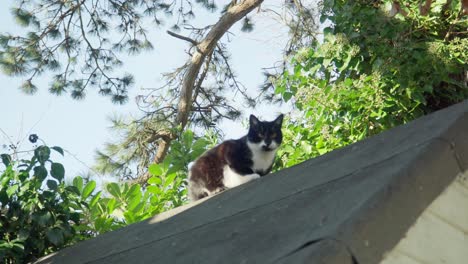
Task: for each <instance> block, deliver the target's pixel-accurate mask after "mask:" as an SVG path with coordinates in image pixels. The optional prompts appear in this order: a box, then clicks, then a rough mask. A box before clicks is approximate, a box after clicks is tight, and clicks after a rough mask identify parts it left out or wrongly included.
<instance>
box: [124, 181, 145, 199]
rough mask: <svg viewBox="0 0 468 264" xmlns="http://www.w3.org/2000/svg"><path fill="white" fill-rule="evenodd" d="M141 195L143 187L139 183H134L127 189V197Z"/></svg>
mask: <svg viewBox="0 0 468 264" xmlns="http://www.w3.org/2000/svg"><path fill="white" fill-rule="evenodd" d="M139 195H141V187H140V185H139V184H133V185H132V186H131V187H130V190H128V191H127V193H126V195H125V196H126V197H127V198H130V197H135V196H139Z"/></svg>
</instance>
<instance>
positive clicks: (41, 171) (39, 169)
mask: <svg viewBox="0 0 468 264" xmlns="http://www.w3.org/2000/svg"><path fill="white" fill-rule="evenodd" d="M34 177H36V178H37V179H38V180H39V181H40V182H42V181H43V180H44V179H45V178H46V177H47V169H46V168H45V167H44V166H36V167H34Z"/></svg>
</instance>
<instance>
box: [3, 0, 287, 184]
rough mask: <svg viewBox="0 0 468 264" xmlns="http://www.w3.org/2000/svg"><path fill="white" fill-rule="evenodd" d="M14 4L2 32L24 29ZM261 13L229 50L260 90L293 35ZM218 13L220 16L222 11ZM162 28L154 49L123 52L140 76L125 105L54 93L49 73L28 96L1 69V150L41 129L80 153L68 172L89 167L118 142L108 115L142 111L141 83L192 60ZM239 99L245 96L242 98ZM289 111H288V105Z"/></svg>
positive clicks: (268, 112) (67, 161) (49, 139)
mask: <svg viewBox="0 0 468 264" xmlns="http://www.w3.org/2000/svg"><path fill="white" fill-rule="evenodd" d="M283 2H284V1H282V0H275V1H268V4H266V3H265V4H264V5H263V8H275V6H280V5H281V4H282V3H283ZM10 3H11V2H10ZM10 7H11V6H8V5H7V4H3V5H2V7H0V21H1V23H0V32H2V33H3V32H19V31H20V30H23V29H21V28H19V27H18V26H16V25H15V23H14V22H13V19H12V16H11V15H10V12H9V10H10ZM254 12H255V13H254V14H253V16H252V18H253V19H254V21H255V30H254V31H253V32H251V33H243V32H240V30H239V26H236V27H235V28H234V29H233V30H232V32H233V33H234V34H235V36H233V37H232V38H231V39H232V42H231V43H230V44H229V50H230V51H231V54H232V66H233V68H234V70H235V72H236V73H237V75H238V76H239V80H240V81H241V82H242V83H243V84H244V85H245V86H246V87H248V88H249V91H250V93H252V94H255V93H257V91H258V86H259V85H260V84H261V83H262V81H263V76H262V74H261V72H262V71H261V68H262V67H270V66H272V65H273V63H274V62H276V61H279V60H281V59H282V54H281V51H282V48H283V47H284V45H285V41H286V40H287V31H286V28H285V27H284V26H282V24H281V23H279V22H277V21H276V20H275V19H273V18H272V16H271V15H267V14H264V13H256V11H254ZM216 16H217V15H216ZM216 16H211V17H210V16H199V17H197V18H196V20H195V23H196V24H197V25H208V24H212V23H214V22H215V20H216ZM164 30H165V28H162V30H156V29H155V30H154V32H151V33H150V34H149V38H150V40H151V41H152V42H153V45H154V47H155V49H154V50H152V51H149V52H144V53H142V54H140V55H138V56H134V57H128V56H125V57H123V62H124V65H123V70H124V71H125V72H129V73H131V74H133V75H134V76H135V85H134V86H133V88H132V90H131V91H130V100H129V102H128V103H127V104H125V105H115V104H113V103H111V102H110V99H109V98H107V97H103V96H100V95H98V94H97V93H96V92H95V91H91V90H89V91H88V92H87V96H86V98H85V99H84V100H82V101H76V100H73V99H71V98H70V97H69V96H68V95H64V96H60V97H57V96H54V95H52V94H49V92H48V91H47V84H48V83H49V82H50V80H51V75H50V74H45V75H44V76H42V77H41V78H40V79H39V80H38V81H37V82H36V84H37V86H38V88H39V91H38V93H36V94H35V95H32V96H30V95H26V94H24V93H22V92H21V91H20V90H19V89H18V87H19V85H20V83H21V80H22V79H21V78H11V77H7V76H5V75H4V74H3V73H0V83H1V84H2V87H1V88H0V100H1V109H2V110H1V111H0V128H1V130H3V131H4V132H5V133H6V134H7V136H8V138H7V136H6V135H4V134H3V133H2V132H1V131H0V153H3V152H6V149H5V148H4V147H2V146H3V145H9V144H10V143H9V140H11V141H12V142H14V143H17V142H21V144H20V149H21V150H29V149H31V148H32V146H33V145H32V144H31V143H29V141H28V140H27V137H28V135H29V134H30V133H35V134H38V135H39V137H40V138H42V139H43V140H44V141H45V142H46V143H47V144H48V145H51V146H53V145H57V146H61V147H63V148H64V149H66V150H67V151H69V152H70V153H72V154H73V155H74V156H76V158H74V157H71V155H70V154H68V153H67V154H66V157H65V158H63V159H61V158H59V157H58V156H56V157H55V160H57V161H60V162H62V163H63V164H64V165H65V168H66V170H67V172H66V174H67V177H73V176H76V175H77V174H79V173H80V172H85V171H87V166H91V165H92V164H93V157H94V153H95V150H96V149H98V148H101V147H102V146H103V144H104V142H106V141H112V140H113V138H112V137H113V135H112V134H111V133H110V131H109V130H108V127H109V126H110V122H109V121H108V116H110V115H113V114H121V115H127V114H134V115H139V112H138V110H137V107H136V104H135V100H134V97H135V96H136V95H138V94H146V92H145V91H141V88H148V87H159V86H161V85H162V84H163V82H162V81H161V74H162V73H164V72H169V71H171V70H172V69H174V68H176V67H179V66H181V65H182V64H183V63H184V62H185V61H186V60H187V58H188V57H187V56H188V55H187V54H186V53H185V49H186V48H187V44H186V43H184V42H183V41H181V40H178V39H174V38H172V37H170V36H168V35H167V34H165V33H164ZM236 101H239V102H240V101H241V100H240V97H239V98H238V99H237V100H236ZM279 112H280V110H279V109H277V108H276V107H275V108H272V107H271V106H268V105H262V106H261V107H258V109H256V110H251V109H246V108H244V119H245V118H246V117H248V114H250V113H254V114H257V115H258V116H260V117H261V118H264V119H273V118H274V117H275V116H276V115H277V114H278V113H279ZM283 112H284V110H283ZM222 129H223V131H224V132H225V134H226V137H227V138H237V137H240V136H242V135H243V134H244V133H245V129H244V128H243V127H240V126H239V125H238V124H236V123H233V122H225V123H223V124H222Z"/></svg>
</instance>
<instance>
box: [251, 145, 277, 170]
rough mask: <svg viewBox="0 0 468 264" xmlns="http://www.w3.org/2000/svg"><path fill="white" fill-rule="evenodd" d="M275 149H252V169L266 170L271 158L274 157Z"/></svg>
mask: <svg viewBox="0 0 468 264" xmlns="http://www.w3.org/2000/svg"><path fill="white" fill-rule="evenodd" d="M275 155H276V151H268V152H265V151H261V150H260V151H259V150H254V151H252V162H253V165H252V170H253V171H260V172H266V171H267V170H268V168H270V166H271V165H272V164H273V160H274V159H275Z"/></svg>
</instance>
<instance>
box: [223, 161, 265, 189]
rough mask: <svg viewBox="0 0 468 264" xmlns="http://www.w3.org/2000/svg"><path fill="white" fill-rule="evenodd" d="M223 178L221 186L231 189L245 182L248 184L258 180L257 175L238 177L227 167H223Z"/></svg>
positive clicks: (258, 176) (238, 175)
mask: <svg viewBox="0 0 468 264" xmlns="http://www.w3.org/2000/svg"><path fill="white" fill-rule="evenodd" d="M223 176H224V177H223V184H224V186H226V187H228V188H233V187H236V186H239V185H241V184H244V183H246V182H249V181H251V180H253V179H257V178H260V175H258V174H257V173H254V174H248V175H240V174H238V173H237V172H235V171H234V170H233V169H231V167H229V165H226V166H224V170H223Z"/></svg>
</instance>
